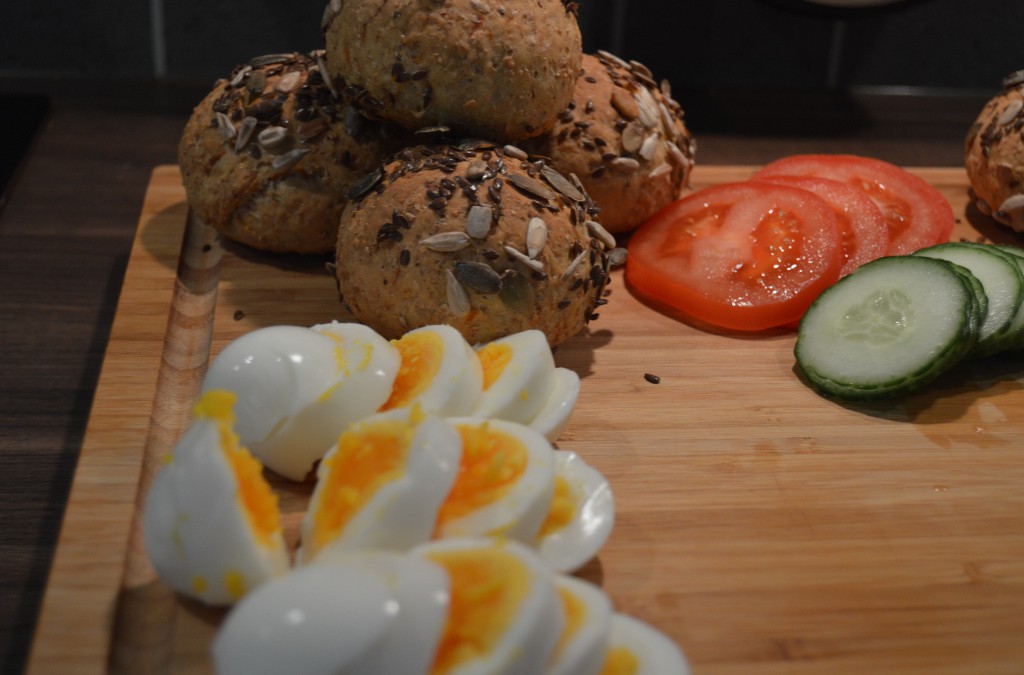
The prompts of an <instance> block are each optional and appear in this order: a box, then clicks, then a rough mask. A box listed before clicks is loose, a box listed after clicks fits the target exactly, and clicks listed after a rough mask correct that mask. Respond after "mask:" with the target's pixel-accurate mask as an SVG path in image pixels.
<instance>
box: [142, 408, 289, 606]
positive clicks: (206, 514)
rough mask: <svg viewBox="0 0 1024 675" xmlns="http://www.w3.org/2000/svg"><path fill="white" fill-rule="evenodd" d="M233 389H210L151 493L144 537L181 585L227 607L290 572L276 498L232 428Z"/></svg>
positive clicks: (169, 578)
mask: <svg viewBox="0 0 1024 675" xmlns="http://www.w3.org/2000/svg"><path fill="white" fill-rule="evenodd" d="M234 404H235V395H234V394H233V393H232V392H227V391H220V390H211V391H208V392H206V393H205V394H204V395H203V397H202V398H201V399H200V401H199V402H198V403H197V404H196V406H195V411H194V414H195V421H194V422H193V423H192V424H191V425H190V426H189V428H188V429H187V430H186V431H185V433H184V434H183V435H182V437H181V439H180V440H179V441H178V443H177V445H175V447H174V450H173V452H172V453H171V455H170V456H169V457H168V458H167V459H166V464H164V466H162V467H161V469H160V471H159V472H158V473H157V475H156V477H155V478H154V480H153V483H152V485H151V486H150V490H149V493H148V494H147V496H146V503H145V512H144V516H143V519H144V520H143V522H144V540H145V545H146V551H147V553H148V555H149V559H150V561H151V562H152V564H153V567H154V569H155V570H156V571H157V573H158V574H159V575H160V577H161V578H162V579H164V581H166V582H167V583H168V584H169V585H170V586H171V587H172V588H174V589H175V590H177V591H179V592H181V593H183V594H185V595H188V596H190V597H193V598H197V599H199V600H202V601H203V602H206V603H209V604H213V605H228V604H231V603H233V602H235V601H237V600H239V599H240V598H242V597H243V596H244V595H245V594H246V593H247V592H249V591H250V590H251V589H252V588H255V587H256V586H259V585H260V584H262V583H264V582H266V581H267V580H268V579H271V578H274V577H277V576H280V575H282V574H284V573H285V572H287V570H288V567H289V559H288V552H287V549H286V546H285V543H284V538H283V535H282V528H281V518H280V512H279V511H278V503H277V496H276V495H275V494H274V492H273V490H272V489H271V488H270V485H269V484H268V483H267V482H266V480H265V479H264V477H263V473H262V471H263V467H262V465H261V464H260V462H259V461H258V460H257V459H256V458H254V457H253V456H252V455H251V454H250V453H249V451H248V450H246V448H245V447H244V446H242V444H241V443H240V441H239V438H238V435H237V434H236V433H235V432H234V431H233V423H234V413H233V407H234Z"/></svg>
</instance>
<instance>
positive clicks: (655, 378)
mask: <svg viewBox="0 0 1024 675" xmlns="http://www.w3.org/2000/svg"><path fill="white" fill-rule="evenodd" d="M644 379H645V380H647V381H648V382H650V383H651V384H658V383H659V382H661V378H660V377H658V376H657V375H653V374H651V373H644Z"/></svg>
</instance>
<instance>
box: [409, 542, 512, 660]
mask: <svg viewBox="0 0 1024 675" xmlns="http://www.w3.org/2000/svg"><path fill="white" fill-rule="evenodd" d="M429 557H430V559H431V560H433V561H434V562H436V563H438V564H439V565H441V566H442V567H444V568H445V570H446V571H447V572H448V576H449V579H450V580H451V587H450V591H449V596H450V600H449V607H448V617H447V619H446V621H445V626H444V631H443V633H442V635H441V640H440V643H439V644H438V648H437V654H436V655H435V656H434V665H433V667H432V668H431V671H430V672H431V674H432V675H441V674H443V673H449V672H451V671H452V670H454V669H456V668H458V667H459V666H461V665H462V664H464V663H466V662H468V661H472V660H474V659H477V658H481V657H484V656H487V655H488V654H490V653H491V652H492V651H493V650H494V648H495V646H496V645H497V644H498V642H499V641H500V640H501V638H502V636H503V635H504V634H505V632H506V631H507V630H508V628H509V626H511V625H512V623H513V621H514V619H515V616H516V612H517V611H518V609H519V607H520V606H521V605H522V603H523V600H524V598H525V597H526V595H527V592H528V591H529V587H530V574H529V570H528V569H527V567H526V565H525V564H523V562H522V561H521V560H519V559H518V558H516V557H515V556H514V555H512V554H510V553H508V552H507V551H505V550H503V549H502V548H501V547H500V546H495V547H493V548H486V549H475V550H466V551H435V552H433V553H431V554H430V555H429Z"/></svg>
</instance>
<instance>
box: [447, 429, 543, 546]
mask: <svg viewBox="0 0 1024 675" xmlns="http://www.w3.org/2000/svg"><path fill="white" fill-rule="evenodd" d="M446 421H447V422H448V423H449V424H450V425H451V426H452V427H454V428H455V429H456V430H460V429H461V427H466V428H468V429H488V430H490V433H496V434H499V435H502V436H507V437H510V438H511V439H513V442H514V443H518V444H519V445H520V446H521V447H522V449H523V452H524V458H525V466H524V467H523V470H522V471H521V473H519V474H518V476H516V477H515V478H514V480H513V481H511V484H510V485H509V487H508V488H507V490H505V491H504V493H503V494H502V495H500V496H499V497H497V498H496V499H495V500H493V501H489V502H487V503H484V504H481V505H478V506H477V507H476V508H474V509H472V510H470V511H468V512H466V513H463V514H457V515H451V516H446V515H445V512H446V510H447V509H448V508H449V507H450V506H451V502H453V501H458V499H459V498H460V495H461V494H464V493H465V490H466V489H467V488H466V486H468V485H471V484H472V473H473V472H472V470H471V469H470V468H467V467H468V465H469V464H470V463H472V462H473V461H474V456H473V450H474V449H473V448H471V447H467V446H466V445H465V443H463V448H462V460H461V463H460V467H459V475H458V477H457V478H456V479H455V484H454V485H453V487H452V491H451V492H450V493H449V495H448V497H447V498H446V499H445V502H444V503H443V504H442V506H441V513H440V518H441V519H442V520H439V522H438V525H437V528H436V530H435V536H436V537H437V538H442V539H450V538H454V537H482V536H503V537H511V538H513V539H517V540H519V541H522V542H524V543H527V544H531V545H532V544H533V543H534V538H535V536H536V534H537V531H538V530H539V529H540V526H541V523H542V522H543V521H544V518H545V517H546V516H547V513H548V511H549V510H550V508H551V499H552V495H553V494H554V487H555V461H554V460H555V455H554V450H553V448H552V447H551V444H550V443H549V442H548V441H547V439H545V438H544V437H543V436H541V435H540V434H538V433H537V432H536V431H533V430H532V429H530V428H529V427H526V426H523V425H521V424H516V423H515V422H508V421H505V420H497V419H490V420H487V419H480V418H475V417H452V418H446ZM498 461H499V462H500V464H501V465H502V466H506V465H507V462H504V461H503V460H500V459H499V460H498Z"/></svg>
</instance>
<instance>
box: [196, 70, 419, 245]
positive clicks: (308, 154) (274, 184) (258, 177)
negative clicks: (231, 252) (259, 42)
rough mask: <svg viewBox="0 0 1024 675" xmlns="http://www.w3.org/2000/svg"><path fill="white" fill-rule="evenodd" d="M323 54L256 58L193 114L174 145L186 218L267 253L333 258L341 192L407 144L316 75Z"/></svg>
mask: <svg viewBox="0 0 1024 675" xmlns="http://www.w3.org/2000/svg"><path fill="white" fill-rule="evenodd" d="M322 59H323V54H322V52H313V53H311V54H299V53H293V54H279V55H274V54H271V55H267V56H263V57H257V58H256V59H253V61H252V62H250V63H248V64H244V65H241V66H238V67H237V68H235V70H234V72H232V73H231V76H230V77H228V78H225V79H223V80H220V81H218V82H217V84H216V85H215V86H214V88H213V90H212V91H210V93H209V94H207V96H206V97H205V98H204V99H203V100H202V101H201V102H200V103H199V104H198V105H197V106H196V107H195V109H194V110H193V113H192V115H191V117H190V118H189V120H188V123H187V124H186V126H185V129H184V132H183V133H182V137H181V139H180V141H179V145H178V161H179V165H180V167H181V172H182V180H183V183H184V187H185V192H186V194H187V196H188V202H189V205H190V207H191V208H192V210H193V212H194V214H195V215H196V216H197V217H198V218H199V219H200V220H202V221H203V222H205V223H206V224H208V225H210V226H211V227H214V228H215V229H217V230H219V231H220V232H221V233H222V234H223V235H224V236H225V237H227V238H229V239H232V240H234V241H238V242H241V243H243V244H246V245H248V246H251V247H253V248H256V249H259V250H263V251H269V252H274V253H303V254H310V253H319V254H323V253H331V252H333V251H334V246H335V243H336V241H337V228H338V222H339V221H340V219H341V212H342V209H343V208H344V206H345V198H344V197H345V194H346V193H347V191H348V190H349V189H350V188H351V186H352V185H353V184H354V183H355V182H357V181H358V180H359V179H360V178H361V177H362V176H363V175H365V174H366V173H367V172H368V171H371V170H373V168H374V167H376V166H378V165H379V164H380V162H381V161H382V159H383V158H384V157H386V156H387V155H388V154H390V153H392V152H395V151H396V150H397V149H398V148H400V147H401V145H402V144H404V143H405V142H407V141H406V140H404V139H403V138H402V137H401V136H402V135H401V134H399V133H397V130H394V129H391V130H389V129H387V128H386V127H384V126H382V125H380V124H378V123H377V122H371V121H370V120H366V119H362V118H361V117H360V116H359V115H358V114H356V112H355V110H354V109H353V108H351V107H348V106H346V105H345V104H344V103H342V101H341V100H340V99H339V98H337V97H336V96H335V95H334V93H333V92H332V91H331V90H330V89H329V88H328V86H327V85H326V83H325V82H324V80H323V78H322V77H321V68H320V65H319V63H320V62H321V61H322Z"/></svg>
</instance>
